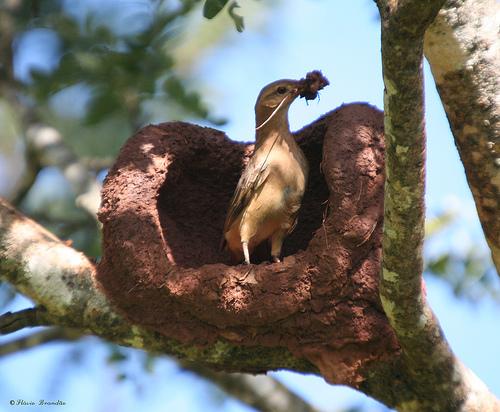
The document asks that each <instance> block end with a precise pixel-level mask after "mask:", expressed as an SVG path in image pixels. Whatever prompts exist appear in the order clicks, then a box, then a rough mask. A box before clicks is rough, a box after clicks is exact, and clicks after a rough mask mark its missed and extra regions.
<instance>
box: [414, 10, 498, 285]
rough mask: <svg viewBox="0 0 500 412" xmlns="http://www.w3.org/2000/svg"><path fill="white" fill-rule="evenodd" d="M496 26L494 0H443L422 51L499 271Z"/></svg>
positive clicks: (428, 31)
mask: <svg viewBox="0 0 500 412" xmlns="http://www.w3.org/2000/svg"><path fill="white" fill-rule="evenodd" d="M499 27H500V3H498V1H495V0H479V1H478V0H460V1H457V0H448V1H446V2H445V4H444V7H443V9H442V10H441V11H440V12H439V14H438V15H437V17H436V19H435V20H434V22H433V23H432V24H431V25H430V26H429V29H428V30H427V32H426V35H425V43H424V51H425V56H426V57H427V59H428V61H429V63H430V66H431V70H432V74H433V76H434V80H435V82H436V86H437V89H438V92H439V95H440V96H441V100H442V102H443V105H444V108H445V110H446V114H447V116H448V121H449V122H450V126H451V130H452V132H453V136H454V137H455V143H456V145H457V148H458V151H459V153H460V158H461V159H462V163H463V165H464V168H465V173H466V176H467V181H468V183H469V187H470V188H471V191H472V194H473V196H474V201H475V202H476V208H477V211H478V215H479V219H480V221H481V224H482V227H483V231H484V234H485V236H486V240H487V241H488V245H489V246H490V249H491V254H492V257H493V262H494V264H495V266H496V269H497V273H498V274H499V275H500V219H499V218H498V216H500V75H499V73H500V42H499V29H498V28H499Z"/></svg>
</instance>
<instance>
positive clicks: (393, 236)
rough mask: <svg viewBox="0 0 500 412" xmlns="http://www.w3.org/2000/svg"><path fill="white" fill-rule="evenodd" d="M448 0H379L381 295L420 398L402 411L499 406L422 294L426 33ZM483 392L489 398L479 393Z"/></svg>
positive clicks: (407, 403)
mask: <svg viewBox="0 0 500 412" xmlns="http://www.w3.org/2000/svg"><path fill="white" fill-rule="evenodd" d="M443 3H444V0H437V1H436V0H425V1H420V0H419V1H413V0H408V1H399V2H395V1H385V0H379V1H378V6H379V10H380V15H381V17H382V61H383V75H384V84H385V93H384V128H385V136H386V187H385V197H384V202H385V210H384V237H383V263H382V276H381V280H380V297H381V300H382V304H383V307H384V310H385V313H386V314H387V316H388V318H389V321H390V323H391V325H392V327H393V328H394V331H395V332H396V335H397V337H398V341H399V342H400V344H401V347H402V349H403V358H404V363H405V368H407V370H408V374H409V376H410V379H411V380H412V381H413V382H414V385H415V387H416V388H418V389H417V392H420V395H417V397H416V398H415V399H411V400H405V401H404V402H402V403H400V404H399V405H398V410H402V411H422V410H426V411H451V410H454V411H458V410H460V411H477V410H488V409H487V408H499V404H498V402H497V401H496V400H494V398H493V397H492V396H491V395H489V393H488V391H487V390H486V391H485V389H486V388H484V387H482V386H481V385H480V386H475V384H476V383H477V379H476V378H475V377H474V375H473V374H472V372H470V371H469V370H468V369H467V368H465V367H464V366H463V365H462V364H461V362H460V361H459V360H458V359H457V358H456V357H455V356H454V354H453V352H452V350H451V348H450V347H449V345H448V342H447V341H446V338H445V336H444V334H443V332H442V330H441V327H440V325H439V322H438V320H437V318H436V317H435V316H434V314H433V312H432V310H431V308H430V307H429V305H428V304H427V302H426V300H425V296H424V295H423V293H422V271H423V258H422V246H423V240H424V219H425V206H424V183H425V178H424V177H425V169H424V168H425V126H424V102H423V71H422V59H423V37H424V32H425V30H426V28H427V27H428V25H429V24H430V23H431V22H432V20H433V19H434V18H435V16H436V15H437V13H438V11H439V9H440V7H441V6H442V5H443ZM478 391H479V392H481V393H482V394H483V395H484V396H480V397H477V396H476V395H477V393H478Z"/></svg>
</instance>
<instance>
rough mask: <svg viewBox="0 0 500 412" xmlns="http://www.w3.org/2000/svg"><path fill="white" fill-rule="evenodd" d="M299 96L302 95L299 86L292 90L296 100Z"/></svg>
mask: <svg viewBox="0 0 500 412" xmlns="http://www.w3.org/2000/svg"><path fill="white" fill-rule="evenodd" d="M299 94H300V88H299V86H298V85H297V86H295V87H294V88H293V89H292V90H291V95H292V98H293V99H295V98H296V97H298V95H299Z"/></svg>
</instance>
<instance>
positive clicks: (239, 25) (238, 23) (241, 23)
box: [227, 1, 245, 33]
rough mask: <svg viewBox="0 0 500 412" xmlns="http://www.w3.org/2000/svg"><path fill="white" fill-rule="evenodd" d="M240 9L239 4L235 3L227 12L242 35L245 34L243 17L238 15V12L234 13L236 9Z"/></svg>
mask: <svg viewBox="0 0 500 412" xmlns="http://www.w3.org/2000/svg"><path fill="white" fill-rule="evenodd" d="M239 7H240V5H239V4H238V3H237V2H235V1H233V2H232V3H231V5H230V6H229V8H228V9H227V12H228V13H229V17H231V19H233V22H234V25H235V27H236V30H238V32H240V33H241V32H243V30H245V22H244V20H243V17H241V16H240V15H239V14H236V12H235V11H234V9H237V8H239Z"/></svg>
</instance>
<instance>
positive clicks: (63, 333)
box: [0, 328, 83, 358]
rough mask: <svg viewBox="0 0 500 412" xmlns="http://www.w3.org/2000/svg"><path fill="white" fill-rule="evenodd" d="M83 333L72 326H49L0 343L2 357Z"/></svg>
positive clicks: (76, 336)
mask: <svg viewBox="0 0 500 412" xmlns="http://www.w3.org/2000/svg"><path fill="white" fill-rule="evenodd" d="M82 336H83V335H82V333H81V332H80V331H78V330H76V329H70V328H49V329H44V330H42V331H40V332H35V333H32V334H31V335H28V336H23V337H20V338H17V339H13V340H11V341H9V342H6V343H2V344H0V358H1V357H2V356H6V355H10V354H13V353H16V352H20V351H24V350H26V349H31V348H35V347H37V346H40V345H43V344H45V343H49V342H56V341H74V340H77V339H80V338H81V337H82Z"/></svg>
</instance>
